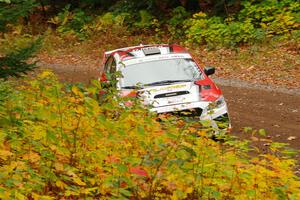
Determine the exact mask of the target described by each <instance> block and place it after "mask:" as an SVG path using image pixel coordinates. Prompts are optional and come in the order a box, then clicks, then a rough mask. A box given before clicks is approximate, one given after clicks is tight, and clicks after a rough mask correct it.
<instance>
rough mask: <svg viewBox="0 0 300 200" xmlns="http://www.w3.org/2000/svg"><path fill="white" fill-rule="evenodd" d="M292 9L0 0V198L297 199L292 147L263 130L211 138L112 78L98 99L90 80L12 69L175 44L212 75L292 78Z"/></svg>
mask: <svg viewBox="0 0 300 200" xmlns="http://www.w3.org/2000/svg"><path fill="white" fill-rule="evenodd" d="M299 14H300V3H299V2H298V1H295V0H281V1H279V0H251V1H246V0H229V1H215V0H209V1H201V0H178V1H171V0H163V1H157V0H144V1H140V0H132V1H125V0H112V1H106V0H84V1H76V3H75V2H74V1H68V0H64V1H48V0H0V46H1V48H0V199H20V200H21V199H95V198H96V199H97V198H99V199H107V198H112V199H144V198H148V199H155V198H160V199H166V198H172V199H295V200H296V199H299V198H300V180H299V177H298V176H296V175H295V173H294V167H295V166H296V161H295V160H294V159H293V157H292V156H293V155H294V154H295V153H296V152H295V151H293V150H291V149H289V148H288V146H287V145H286V144H282V143H276V142H272V141H271V140H270V139H268V137H267V135H266V133H265V131H264V130H263V129H261V130H257V131H256V130H252V129H250V128H246V129H245V132H246V133H245V134H250V135H251V136H250V137H249V138H251V140H252V141H250V140H238V139H237V138H233V137H229V136H222V138H219V140H216V141H215V140H212V139H211V138H209V137H208V135H209V133H210V132H211V130H210V129H209V128H207V127H206V122H202V123H199V122H197V123H195V122H194V121H191V120H189V119H185V118H178V117H176V116H169V115H160V116H157V115H155V114H153V113H149V112H148V111H147V108H144V107H143V106H142V105H140V103H139V102H138V101H137V100H136V99H130V98H119V97H118V96H117V95H116V91H114V89H113V88H109V89H107V95H106V96H102V97H101V98H100V99H99V97H98V96H97V93H98V91H99V90H100V89H102V90H103V88H101V85H99V83H98V82H97V81H89V82H90V84H89V85H83V84H82V83H78V84H74V83H61V82H59V81H58V77H56V75H55V74H53V73H52V72H50V71H45V72H42V73H40V74H38V75H34V74H33V75H31V76H30V77H24V76H23V74H26V73H28V72H29V71H30V70H33V69H35V68H36V67H37V66H40V65H45V66H46V65H47V64H69V65H70V64H72V65H83V66H89V67H90V66H92V67H97V68H99V66H100V62H101V55H102V53H103V51H104V50H110V49H114V48H119V47H124V46H130V45H138V44H141V43H143V44H147V43H179V44H182V45H184V46H186V47H187V48H189V50H190V51H191V52H192V53H193V54H194V56H195V57H196V59H198V60H199V62H200V63H201V64H203V65H214V66H216V67H217V72H218V73H217V75H218V76H221V77H231V78H237V79H244V80H248V81H251V82H261V83H268V84H276V85H283V86H288V87H291V88H292V87H294V88H295V87H296V88H297V87H300V82H299V78H300V67H299V66H300V59H299V49H300V43H299V41H300V32H299V28H300V15H299ZM37 63H38V64H37ZM42 69H43V68H42ZM20 77H21V78H20ZM17 78H18V79H17ZM128 101H130V104H132V105H131V106H129V107H128V106H126V107H124V106H123V105H124V104H127V103H128ZM99 102H100V103H99ZM257 141H263V142H264V143H265V144H267V145H266V147H265V149H263V150H262V149H257V148H255V145H253V142H254V143H255V142H257Z"/></svg>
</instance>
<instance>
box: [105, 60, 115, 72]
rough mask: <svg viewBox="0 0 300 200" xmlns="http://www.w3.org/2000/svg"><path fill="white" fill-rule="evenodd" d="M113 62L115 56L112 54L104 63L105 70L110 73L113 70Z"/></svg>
mask: <svg viewBox="0 0 300 200" xmlns="http://www.w3.org/2000/svg"><path fill="white" fill-rule="evenodd" d="M113 62H114V58H113V57H112V56H110V57H109V58H108V59H107V60H106V62H105V65H104V72H105V73H110V71H111V65H112V63H113Z"/></svg>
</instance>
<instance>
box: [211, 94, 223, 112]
mask: <svg viewBox="0 0 300 200" xmlns="http://www.w3.org/2000/svg"><path fill="white" fill-rule="evenodd" d="M224 105H225V99H224V97H223V95H221V96H220V97H219V98H218V99H217V100H216V101H214V102H212V103H210V104H209V105H208V107H207V110H213V109H216V108H221V107H222V106H224Z"/></svg>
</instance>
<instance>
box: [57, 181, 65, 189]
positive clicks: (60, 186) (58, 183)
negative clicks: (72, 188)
mask: <svg viewBox="0 0 300 200" xmlns="http://www.w3.org/2000/svg"><path fill="white" fill-rule="evenodd" d="M55 185H56V186H57V187H59V188H60V189H64V188H65V187H66V184H65V183H64V182H62V181H60V180H58V181H56V182H55Z"/></svg>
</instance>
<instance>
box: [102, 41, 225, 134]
mask: <svg viewBox="0 0 300 200" xmlns="http://www.w3.org/2000/svg"><path fill="white" fill-rule="evenodd" d="M115 72H120V73H121V76H120V77H119V78H116V79H117V80H116V82H117V84H116V87H117V89H118V90H119V91H120V93H121V94H123V95H126V94H130V92H131V91H132V90H135V91H136V90H137V91H138V94H139V95H138V97H139V98H140V99H141V101H142V102H143V103H144V104H146V105H150V110H151V111H154V112H156V113H173V112H184V111H190V112H192V113H193V114H194V115H197V116H198V117H199V119H200V120H206V121H211V122H212V126H213V127H216V128H220V126H224V123H217V122H220V121H221V122H225V124H226V126H225V127H222V128H228V127H230V122H229V116H228V109H227V105H226V102H225V99H224V97H223V95H222V92H221V90H220V89H219V88H218V87H217V86H216V84H215V83H214V82H213V81H212V80H211V79H210V78H209V75H212V74H214V72H215V68H214V67H204V68H201V67H200V66H199V64H197V63H196V61H195V60H194V59H193V57H192V56H191V54H189V53H188V52H187V50H186V49H185V48H183V47H181V46H179V45H176V44H172V45H169V44H160V45H139V46H133V47H126V48H120V49H115V50H112V51H108V52H105V53H104V58H103V66H102V67H101V75H100V78H99V79H100V81H102V82H107V81H109V80H108V79H109V78H108V77H111V76H109V75H108V74H113V73H115ZM220 124H222V125H220Z"/></svg>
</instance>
